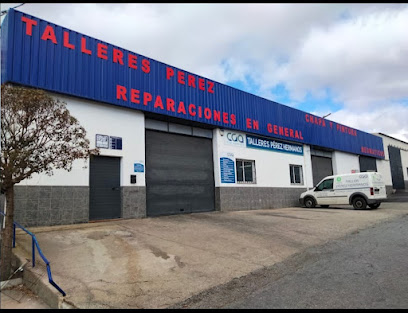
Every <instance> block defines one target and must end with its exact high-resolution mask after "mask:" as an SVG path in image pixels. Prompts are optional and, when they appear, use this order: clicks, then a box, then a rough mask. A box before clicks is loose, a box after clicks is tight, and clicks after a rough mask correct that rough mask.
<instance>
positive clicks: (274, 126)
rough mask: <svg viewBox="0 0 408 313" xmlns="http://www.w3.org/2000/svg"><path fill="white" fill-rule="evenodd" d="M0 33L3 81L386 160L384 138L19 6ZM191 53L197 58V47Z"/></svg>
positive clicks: (5, 22)
mask: <svg viewBox="0 0 408 313" xmlns="http://www.w3.org/2000/svg"><path fill="white" fill-rule="evenodd" d="M112 27H114V25H112ZM1 31H2V63H3V64H2V82H14V83H18V84H22V85H27V86H32V87H36V88H42V89H45V90H49V91H53V92H57V93H62V94H67V95H72V96H76V97H81V98H85V99H90V100H95V101H100V102H104V103H109V104H113V105H118V106H123V107H128V108H133V109H137V110H141V111H148V112H153V113H157V114H162V115H167V116H173V117H177V118H181V119H187V120H192V121H196V122H200V123H205V124H211V125H214V126H217V127H222V128H228V129H233V130H234V129H235V130H240V131H244V132H246V133H252V134H258V135H263V136H267V137H273V138H281V139H285V140H290V141H294V142H299V143H302V144H311V145H316V146H322V147H328V148H332V149H336V150H341V151H345V152H350V153H355V154H362V155H368V156H373V157H376V158H384V150H383V144H382V138H380V137H377V136H374V135H371V134H368V133H365V132H363V131H360V130H357V129H354V128H351V127H347V126H345V125H342V124H339V123H335V122H333V121H330V120H326V119H323V118H321V117H318V116H315V115H313V114H309V113H306V112H304V111H300V110H297V109H294V108H291V107H288V106H285V105H282V104H279V103H276V102H273V101H270V100H267V99H264V98H261V97H258V96H255V95H253V94H250V93H246V92H243V91H241V90H238V89H235V88H232V87H229V86H227V85H223V84H220V83H218V82H215V81H212V80H210V79H207V78H204V77H201V76H199V75H196V74H193V73H190V72H187V71H184V70H181V69H178V68H176V67H173V66H170V65H167V64H164V63H162V62H158V61H155V60H153V59H151V58H148V57H145V56H142V55H140V54H137V53H134V52H131V51H128V50H125V49H122V48H120V47H117V46H114V45H112V44H108V43H106V42H104V41H101V40H98V39H95V38H92V37H89V36H86V35H83V34H80V33H78V32H75V31H72V30H69V29H67V28H64V27H61V26H58V25H55V24H52V23H49V22H47V21H44V20H41V19H39V18H36V17H33V16H30V15H27V14H23V13H21V12H18V11H15V10H13V9H10V10H9V12H8V14H7V16H6V18H5V19H4V21H3V24H2V28H1ZM140 44H143V42H141V43H140ZM191 51H192V53H198V54H199V51H194V47H192V49H191ZM271 75H273V73H271Z"/></svg>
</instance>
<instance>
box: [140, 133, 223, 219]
mask: <svg viewBox="0 0 408 313" xmlns="http://www.w3.org/2000/svg"><path fill="white" fill-rule="evenodd" d="M214 198H215V195H214V169H213V156H212V140H211V139H207V138H199V137H193V136H184V135H178V134H173V133H165V132H158V131H151V130H146V206H147V215H148V216H158V215H171V214H182V213H192V212H205V211H213V210H214V209H215V205H214Z"/></svg>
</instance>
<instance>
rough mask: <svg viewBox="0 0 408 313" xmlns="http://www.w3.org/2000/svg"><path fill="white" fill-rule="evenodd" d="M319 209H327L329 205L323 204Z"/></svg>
mask: <svg viewBox="0 0 408 313" xmlns="http://www.w3.org/2000/svg"><path fill="white" fill-rule="evenodd" d="M321 207H322V208H328V207H329V205H328V204H323V205H321Z"/></svg>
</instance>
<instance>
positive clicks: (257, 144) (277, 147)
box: [246, 135, 303, 155]
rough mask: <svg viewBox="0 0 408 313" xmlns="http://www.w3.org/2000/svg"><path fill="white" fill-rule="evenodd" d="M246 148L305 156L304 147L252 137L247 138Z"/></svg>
mask: <svg viewBox="0 0 408 313" xmlns="http://www.w3.org/2000/svg"><path fill="white" fill-rule="evenodd" d="M246 146H247V147H248V148H255V149H264V150H271V151H277V152H285V153H293V154H298V155H303V146H301V145H296V144H293V143H287V142H283V141H279V140H274V139H269V138H261V137H257V136H251V135H247V136H246Z"/></svg>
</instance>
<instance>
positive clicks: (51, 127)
mask: <svg viewBox="0 0 408 313" xmlns="http://www.w3.org/2000/svg"><path fill="white" fill-rule="evenodd" d="M92 152H93V151H92V150H90V149H89V140H88V139H87V138H86V131H85V129H84V128H83V127H82V126H81V125H80V124H79V122H78V120H77V119H76V118H75V117H73V116H71V114H70V112H69V111H68V109H67V108H66V103H64V102H62V101H60V100H58V99H54V98H53V97H51V96H50V95H48V94H47V93H46V92H45V91H43V90H40V89H32V88H25V87H20V86H11V85H2V86H1V159H0V171H1V173H0V181H1V191H2V193H5V195H6V202H7V210H6V217H5V218H6V221H5V228H4V229H3V230H2V244H1V269H0V276H1V280H6V279H8V277H9V275H10V272H11V253H12V234H13V216H14V185H15V184H17V183H19V182H21V181H22V180H24V179H27V178H30V177H31V176H32V174H34V173H46V174H48V175H52V174H53V170H54V169H65V170H67V171H70V170H71V169H72V162H73V161H74V160H76V159H87V158H88V156H89V154H90V153H92Z"/></svg>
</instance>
